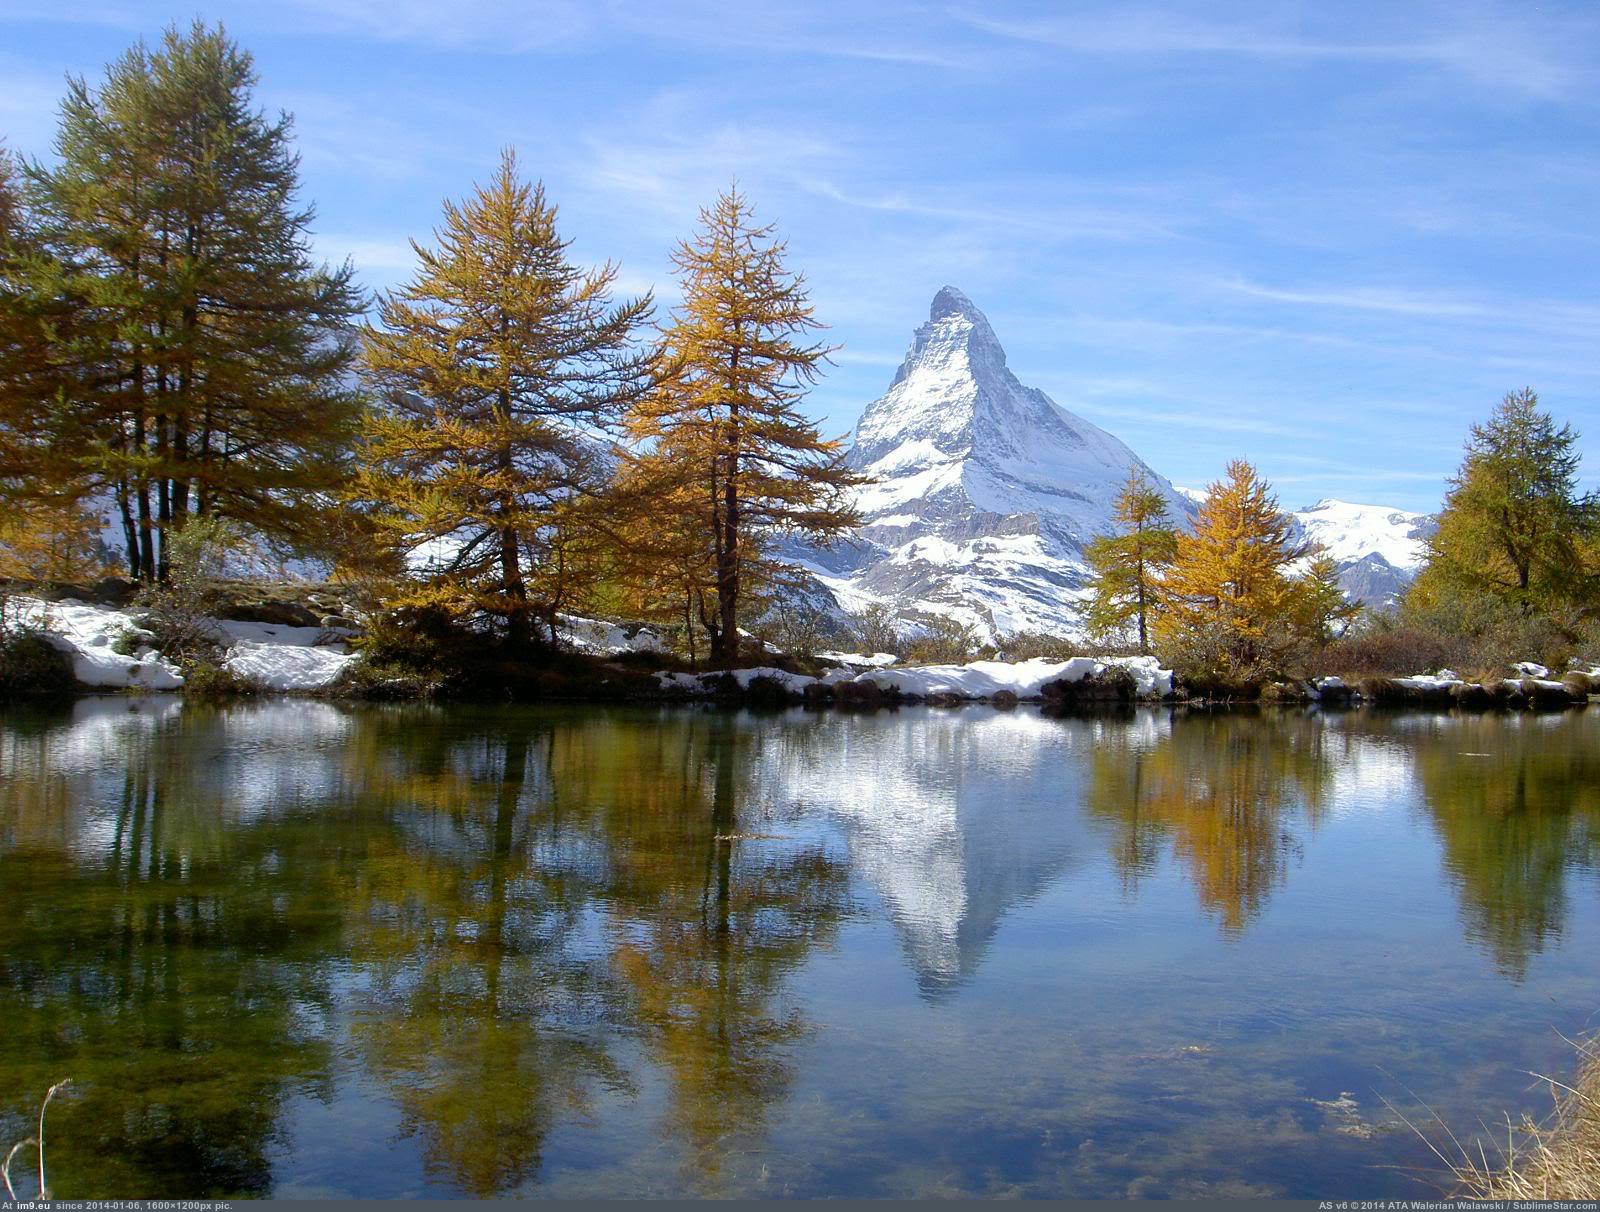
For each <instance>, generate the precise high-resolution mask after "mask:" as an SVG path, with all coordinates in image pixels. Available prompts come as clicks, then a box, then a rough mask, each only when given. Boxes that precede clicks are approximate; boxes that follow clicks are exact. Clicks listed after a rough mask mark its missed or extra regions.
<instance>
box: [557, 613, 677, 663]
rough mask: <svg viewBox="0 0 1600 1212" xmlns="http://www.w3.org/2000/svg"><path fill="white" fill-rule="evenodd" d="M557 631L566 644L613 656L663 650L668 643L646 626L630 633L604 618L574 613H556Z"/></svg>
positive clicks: (585, 650)
mask: <svg viewBox="0 0 1600 1212" xmlns="http://www.w3.org/2000/svg"><path fill="white" fill-rule="evenodd" d="M556 634H557V635H558V636H559V637H560V638H561V641H562V642H563V643H564V644H566V645H567V646H568V647H570V648H572V649H574V650H576V651H578V652H587V653H591V654H593V655H596V656H616V655H618V654H619V653H623V652H666V651H668V649H667V642H666V641H665V640H664V639H662V638H661V636H660V635H659V634H657V633H656V632H654V631H652V630H650V628H648V627H636V628H634V629H633V631H632V633H630V632H629V631H628V629H627V628H625V627H622V626H619V625H618V624H616V623H608V622H606V621H605V620H604V619H586V618H584V617H583V616H581V615H576V614H558V615H557V616H556Z"/></svg>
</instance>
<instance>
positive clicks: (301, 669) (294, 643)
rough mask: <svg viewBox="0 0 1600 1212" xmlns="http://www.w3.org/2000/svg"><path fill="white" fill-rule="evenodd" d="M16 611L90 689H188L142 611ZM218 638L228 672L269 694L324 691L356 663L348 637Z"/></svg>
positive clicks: (25, 606) (309, 630)
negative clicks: (161, 650)
mask: <svg viewBox="0 0 1600 1212" xmlns="http://www.w3.org/2000/svg"><path fill="white" fill-rule="evenodd" d="M12 607H13V609H14V610H15V611H16V617H17V620H18V622H19V623H21V624H22V625H23V626H25V627H30V628H34V629H37V630H38V631H39V632H40V633H41V634H42V635H43V637H44V639H45V641H46V642H47V643H49V644H52V645H54V646H55V647H56V648H58V649H60V650H61V651H62V652H65V653H66V654H67V655H68V656H70V657H71V658H72V672H73V675H74V676H75V677H76V678H77V679H78V681H79V682H81V683H83V684H84V685H85V686H89V687H93V688H95V689H100V690H126V689H133V690H177V689H178V688H179V687H181V686H182V685H183V675H182V674H181V673H180V672H179V671H178V667H177V666H176V665H175V664H174V663H172V662H171V661H169V660H167V659H166V657H164V656H163V655H162V654H161V653H159V652H157V651H156V650H155V649H154V648H152V647H151V646H150V643H149V641H150V640H151V639H152V638H153V637H152V636H151V634H150V632H149V631H147V630H146V629H145V627H144V624H143V620H142V617H141V615H140V612H138V611H136V610H116V609H113V608H112V607H110V606H99V605H96V604H94V603H91V602H75V601H66V602H45V601H42V600H40V599H38V598H30V597H18V598H13V599H12ZM214 630H215V633H216V636H217V639H218V641H219V642H220V643H221V644H223V645H224V646H225V648H226V652H225V654H224V656H223V658H222V663H223V666H224V667H225V668H226V669H228V671H229V672H231V673H233V674H235V675H237V676H239V677H242V678H247V679H249V680H250V681H252V682H254V683H256V684H257V685H259V686H261V687H262V688H263V689H265V690H278V691H296V690H299V691H305V690H321V689H323V688H325V687H327V686H328V685H330V684H332V682H333V681H334V680H335V679H336V678H337V677H338V676H339V675H340V674H341V673H342V672H344V670H345V668H346V667H347V666H348V665H350V664H351V663H352V662H353V661H355V660H356V656H355V654H354V653H352V652H350V650H349V645H348V644H347V643H345V640H346V639H347V638H348V636H349V634H350V633H349V632H345V631H324V630H323V629H321V628H318V627H283V626H277V625H274V624H270V623H243V622H237V621H235V620H231V619H219V620H216V621H215V623H214ZM118 648H128V649H131V654H124V653H122V652H119V651H117V649H118Z"/></svg>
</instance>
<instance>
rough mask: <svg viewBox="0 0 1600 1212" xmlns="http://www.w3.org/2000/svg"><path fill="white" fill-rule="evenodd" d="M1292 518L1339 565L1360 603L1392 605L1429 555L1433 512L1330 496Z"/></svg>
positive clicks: (1350, 591) (1342, 577)
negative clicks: (1365, 503) (1359, 503)
mask: <svg viewBox="0 0 1600 1212" xmlns="http://www.w3.org/2000/svg"><path fill="white" fill-rule="evenodd" d="M1290 516H1291V517H1292V518H1294V520H1295V522H1296V523H1298V525H1299V527H1300V531H1301V534H1302V535H1304V537H1305V538H1307V539H1309V540H1311V541H1312V542H1315V543H1320V544H1321V545H1322V546H1323V547H1324V548H1326V549H1327V552H1328V554H1329V555H1331V556H1332V557H1333V559H1334V561H1335V563H1337V564H1338V565H1339V584H1340V585H1341V586H1342V587H1343V588H1344V592H1345V595H1346V596H1347V597H1349V598H1350V600H1351V601H1354V602H1363V603H1365V604H1366V605H1369V606H1377V607H1383V606H1392V605H1393V604H1394V603H1395V602H1396V601H1398V600H1399V597H1400V595H1401V594H1402V593H1403V592H1405V588H1406V586H1407V585H1409V584H1410V583H1411V579H1412V578H1413V577H1415V576H1416V575H1417V571H1418V569H1420V568H1421V567H1422V562H1423V560H1424V559H1425V558H1426V557H1427V542H1428V533H1429V530H1430V528H1431V526H1432V521H1431V519H1430V518H1429V517H1428V515H1427V514H1421V513H1411V512H1408V511H1407V510H1404V509H1390V508H1389V507H1388V506H1386V505H1354V504H1351V503H1350V502H1348V501H1336V500H1334V499H1332V498H1331V497H1329V498H1325V499H1323V500H1321V501H1318V502H1317V503H1316V504H1315V505H1312V506H1310V507H1309V508H1307V509H1301V510H1298V511H1297V512H1295V513H1293V514H1291V515H1290Z"/></svg>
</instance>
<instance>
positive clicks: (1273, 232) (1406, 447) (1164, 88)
mask: <svg viewBox="0 0 1600 1212" xmlns="http://www.w3.org/2000/svg"><path fill="white" fill-rule="evenodd" d="M195 15H199V16H201V17H204V18H206V19H208V20H221V21H223V22H224V23H225V24H226V25H227V27H228V28H229V30H230V32H232V33H233V34H234V35H235V36H236V37H237V38H238V39H239V40H240V41H241V42H242V43H243V44H244V45H245V46H246V47H248V48H249V49H250V50H251V51H252V52H253V53H254V54H255V55H256V58H257V61H258V67H259V70H260V73H261V77H262V83H261V88H260V99H261V101H262V103H263V104H264V105H266V106H268V107H270V108H283V109H287V110H289V111H291V112H292V113H293V114H294V115H295V117H296V123H297V131H298V138H299V145H300V148H301V151H302V154H303V175H304V181H305V190H306V194H307V196H308V197H309V198H310V199H312V200H314V201H315V203H316V205H317V208H318V212H319V218H318V223H317V238H318V243H319V247H320V248H321V249H322V251H323V252H324V253H326V254H327V255H328V256H330V257H332V258H342V257H344V256H346V255H349V256H351V257H352V258H353V259H354V260H355V262H356V265H357V267H358V270H359V272H360V274H361V277H362V280H363V281H364V282H365V283H366V284H367V285H368V286H370V287H373V288H381V287H384V286H387V285H390V284H392V283H394V282H396V281H398V280H400V279H402V278H403V277H404V276H405V275H406V274H407V273H408V269H409V258H410V253H409V249H408V246H407V243H406V242H407V239H408V237H411V236H414V235H418V236H426V234H427V232H428V231H429V230H430V229H431V227H432V226H433V224H434V223H435V221H436V218H437V215H438V208H439V202H440V200H441V199H442V198H444V197H446V196H450V197H456V196H459V195H461V194H462V193H463V192H465V191H466V190H467V189H468V188H469V187H470V185H471V184H472V183H473V182H474V181H475V180H479V179H482V178H483V177H485V176H486V175H487V174H488V173H489V172H490V170H491V169H492V167H493V165H494V163H495V159H496V156H497V153H498V150H499V149H500V148H501V147H502V146H505V145H512V146H515V147H516V148H517V149H518V152H519V154H520V156H521V158H522V162H523V165H524V167H525V168H526V170H527V171H528V172H529V173H530V174H531V175H534V176H538V177H541V178H542V179H543V180H544V182H545V184H546V187H547V189H548V190H549V192H550V194H551V196H552V197H553V199H554V200H555V201H556V202H557V203H558V204H559V205H560V207H561V211H562V226H563V229H564V231H565V233H566V234H567V235H568V236H570V237H571V238H572V239H573V240H574V242H575V252H576V254H577V255H578V256H580V257H582V258H584V259H587V260H602V259H607V258H609V259H612V260H615V261H617V262H618V263H619V264H620V266H621V270H622V278H623V281H624V282H625V283H626V284H627V286H628V287H629V288H631V289H636V290H642V289H648V288H651V287H654V288H656V290H657V293H658V296H659V297H661V299H662V301H663V302H664V303H670V302H671V298H672V286H671V279H670V276H669V273H668V263H667V253H668V250H669V248H670V247H671V245H672V243H673V242H674V241H675V240H677V239H679V238H681V237H682V236H683V235H685V234H686V233H687V232H688V231H689V230H690V229H691V228H692V225H693V223H694V218H695V212H696V208H697V207H698V206H700V205H702V204H704V203H705V202H707V201H708V200H709V199H710V198H711V197H713V196H714V194H715V193H716V191H717V190H718V189H719V188H720V187H722V186H724V185H726V184H727V183H728V181H729V180H730V179H733V178H735V177H737V179H738V181H739V184H740V185H741V187H743V188H744V189H745V190H746V191H747V192H748V193H749V194H750V195H752V197H753V198H754V200H755V201H756V203H757V206H758V213H759V214H760V215H761V216H763V217H766V218H769V219H772V220H775V221H777V222H778V223H779V225H780V227H781V229H782V231H783V232H784V233H785V235H786V236H787V237H788V240H789V243H790V252H791V258H792V263H793V265H794V266H795V267H796V268H799V269H801V270H803V271H804V272H805V273H806V276H807V278H808V279H809V281H810V283H811V285H812V288H813V294H814V298H815V302H816V306H817V311H818V314H819V317H820V318H822V319H823V320H825V321H826V322H827V323H828V324H829V325H830V326H831V334H830V335H831V338H832V339H833V340H835V341H838V342H841V343H842V344H843V346H844V348H843V350H842V351H841V352H840V353H839V354H838V355H837V360H838V365H837V366H836V367H835V368H834V369H833V370H832V371H831V372H830V373H829V375H828V377H827V379H826V380H825V381H824V383H823V384H822V385H821V386H819V387H818V388H817V390H816V392H815V394H814V396H813V406H814V411H815V412H816V414H817V415H818V416H819V418H820V419H821V420H822V421H823V423H824V426H825V428H826V429H827V430H829V431H830V432H843V431H845V430H847V429H848V428H849V427H850V426H851V425H852V424H853V423H854V421H855V418H856V416H857V415H858V414H859V412H860V410H861V408H862V406H863V405H864V404H865V403H866V402H867V401H869V400H871V399H872V398H873V397H874V396H876V395H878V394H880V393H881V392H882V391H883V389H884V388H885V387H886V386H887V384H888V380H889V377H890V376H891V374H892V373H893V369H894V366H895V365H896V364H897V363H898V362H899V360H900V357H901V355H902V353H903V352H904V349H905V346H906V344H907V342H908V341H909V339H910V335H911V331H912V329H913V328H914V327H915V326H916V325H917V324H918V323H920V322H921V321H922V320H924V319H925V318H926V314H927V306H928V302H929V300H930V299H931V298H932V296H933V293H934V291H935V290H936V289H937V288H938V287H939V286H940V285H942V284H944V283H946V282H949V283H952V284H954V285H956V286H959V287H960V288H961V289H962V290H964V291H965V292H966V293H967V294H968V295H970V296H971V297H972V298H973V300H974V301H975V302H977V303H978V305H979V306H980V307H982V308H983V309H984V310H985V312H986V313H987V314H988V316H989V318H990V320H991V321H992V322H993V324H994V326H995V329H996V331H997V332H998V333H999V335H1000V337H1001V340H1002V341H1003V343H1004V344H1005V345H1006V348H1007V351H1008V353H1009V356H1010V361H1011V365H1012V367H1013V369H1015V370H1016V372H1017V373H1018V375H1019V376H1020V377H1021V378H1022V379H1023V381H1024V382H1026V383H1029V384H1033V385H1036V386H1039V387H1042V388H1043V389H1044V390H1046V391H1047V392H1049V393H1050V395H1051V396H1053V397H1054V398H1055V399H1056V400H1057V401H1058V402H1059V403H1061V404H1063V405H1065V406H1066V407H1068V408H1070V409H1073V410H1074V411H1076V412H1078V413H1080V414H1082V415H1084V416H1086V417H1088V418H1090V419H1091V420H1093V421H1095V422H1097V423H1098V424H1100V425H1102V426H1104V427H1106V428H1107V429H1109V430H1111V431H1112V432H1113V433H1116V434H1117V435H1118V436H1120V437H1121V438H1123V439H1124V440H1125V441H1127V442H1128V443H1129V444H1130V445H1132V446H1133V447H1134V449H1136V450H1137V451H1138V452H1139V453H1140V454H1141V455H1142V456H1144V458H1145V459H1146V460H1147V461H1148V462H1150V463H1151V464H1152V465H1153V466H1154V467H1156V468H1157V469H1158V470H1160V471H1162V472H1163V473H1164V474H1166V475H1168V476H1170V477H1171V478H1172V479H1173V480H1175V481H1177V482H1178V483H1183V484H1192V485H1199V484H1202V483H1204V482H1206V481H1207V480H1209V479H1211V478H1213V477H1215V476H1216V475H1217V474H1218V472H1219V470H1220V469H1221V467H1222V465H1223V464H1224V462H1225V461H1226V460H1227V459H1229V458H1230V457H1234V456H1237V455H1243V456H1246V457H1248V458H1250V459H1252V460H1254V461H1255V462H1256V463H1257V464H1258V465H1259V466H1260V467H1261V468H1262V470H1263V471H1264V472H1265V473H1266V474H1267V475H1268V476H1269V477H1270V478H1271V479H1272V480H1273V481H1274V482H1275V483H1276V484H1277V485H1278V487H1279V491H1280V495H1281V497H1282V499H1283V501H1284V503H1285V504H1286V505H1290V506H1298V505H1301V504H1306V503H1309V502H1311V501H1314V500H1316V499H1317V498H1319V497H1323V496H1337V497H1341V498H1343V499H1346V500H1355V501H1372V502H1381V503H1385V504H1393V505H1397V506H1401V507H1408V508H1415V509H1432V508H1435V507H1436V506H1437V503H1438V500H1439V497H1440V494H1441V492H1442V489H1443V483H1444V479H1445V477H1446V476H1447V475H1449V474H1450V472H1451V471H1453V470H1454V468H1455V466H1456V465H1457V463H1458V461H1459V455H1460V449H1461V441H1462V437H1463V435H1464V432H1465V429H1466V426H1467V425H1468V423H1469V422H1470V421H1472V420H1474V419H1476V418H1479V417H1481V416H1483V415H1484V414H1486V413H1487V411H1488V409H1489V408H1490V407H1491V406H1492V404H1493V403H1494V401H1495V400H1497V399H1498V398H1499V397H1500V396H1501V395H1502V394H1503V393H1504V392H1506V391H1508V390H1511V389H1514V388H1518V387H1521V386H1523V385H1525V384H1526V385H1531V386H1533V387H1534V388H1535V389H1536V390H1538V391H1539V392H1540V395H1541V397H1542V399H1543V400H1544V402H1545V404H1546V405H1547V406H1548V407H1549V408H1551V409H1552V410H1553V411H1554V412H1555V413H1556V414H1557V415H1558V416H1560V417H1563V418H1565V419H1568V420H1571V421H1572V422H1573V423H1574V424H1575V425H1576V426H1577V427H1578V428H1580V429H1582V430H1586V431H1590V432H1588V433H1586V435H1585V440H1584V447H1585V450H1586V452H1588V463H1587V467H1586V472H1587V474H1586V483H1587V484H1588V485H1590V486H1592V485H1594V484H1595V483H1596V473H1600V225H1597V219H1600V156H1597V154H1596V153H1597V152H1600V87H1597V85H1600V6H1596V5H1593V4H1589V3H1573V4H1565V5H1564V4H1548V3H1547V4H1539V5H1534V4H1532V3H1519V4H1511V3H1506V4H1499V5H1477V4H1473V3H1461V2H1453V3H1444V4H1438V5H1428V4H1424V3H1408V4H1403V5H1396V4H1389V3H1380V4H1370V5H1363V4H1357V3H1341V4H1337V5H1330V4H1313V3H1308V4H1303V5H1301V4H1292V3H1282V4H1249V3H1227V4H1215V5H1208V4H1203V3H1183V4H1172V5H1170V6H1163V5H1149V4H1138V3H1109V4H1103V5H1102V4H1089V3H1051V4H1006V3H984V4H978V3H972V4H968V5H939V4H909V3H897V2H893V0H888V2H878V0H857V2H855V3H851V4H838V3H822V4H795V3H793V2H792V0H790V2H787V3H765V2H764V0H742V2H740V3H731V2H730V3H674V2H672V0H662V2H661V3H656V4H650V3H641V2H639V0H623V2H612V0H573V2H571V3H559V2H557V3H521V4H518V3H511V2H509V0H502V2H499V3H496V2H491V0H461V2H457V3H451V4H444V3H435V2H434V0H389V2H386V3H381V4H370V3H362V2H360V0H277V2H276V3H272V4H266V3H250V4H244V3H223V2H220V0H219V2H214V3H205V2H202V3H199V4H196V5H194V6H193V7H183V8H175V7H171V6H167V5H161V4H150V3H134V2H128V3H119V2H117V0H66V2H63V0H50V2H48V3H45V2H40V0H0V139H4V141H5V142H6V143H8V144H9V145H10V146H11V147H12V148H13V149H14V150H17V151H20V152H22V153H24V154H29V155H47V154H48V151H49V144H50V138H51V132H52V129H53V125H54V113H55V105H56V102H57V100H58V98H59V96H60V93H61V80H62V75H63V73H64V72H67V71H73V72H81V73H85V74H87V75H89V76H90V78H91V79H93V78H95V77H97V76H98V75H99V73H100V71H101V68H102V66H103V65H104V63H105V62H106V61H107V60H109V59H111V58H113V57H114V56H115V55H116V54H117V53H119V52H120V51H121V50H122V49H123V48H124V47H125V46H126V45H127V44H128V43H130V42H131V41H132V40H133V39H135V38H136V37H139V36H144V37H146V38H152V39H153V38H155V37H156V36H158V35H159V33H160V31H161V29H162V27H163V26H164V25H165V24H166V23H168V22H169V21H171V20H173V19H178V20H182V21H187V20H189V19H190V18H191V17H193V16H195Z"/></svg>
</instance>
